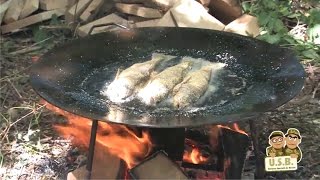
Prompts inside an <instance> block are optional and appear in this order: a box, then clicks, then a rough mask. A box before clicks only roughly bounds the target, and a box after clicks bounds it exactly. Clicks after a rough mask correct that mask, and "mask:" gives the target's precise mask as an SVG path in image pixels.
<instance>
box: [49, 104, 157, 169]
mask: <svg viewBox="0 0 320 180" xmlns="http://www.w3.org/2000/svg"><path fill="white" fill-rule="evenodd" d="M46 107H47V108H48V109H49V110H51V111H54V112H56V113H58V114H61V115H62V116H65V117H66V118H67V119H68V124H67V125H54V128H55V129H56V130H57V131H58V133H59V134H61V135H62V136H63V137H64V138H69V137H70V136H71V137H76V138H73V139H72V141H73V143H74V144H75V145H78V146H84V147H85V148H88V145H89V138H90V136H89V135H90V131H91V124H92V121H91V120H90V119H87V118H83V117H80V116H77V115H74V114H72V113H69V112H66V111H64V110H61V109H59V108H57V107H55V106H53V105H51V104H49V103H48V104H47V105H46ZM141 134H142V135H141V137H139V136H138V135H136V133H134V132H133V130H130V129H129V128H128V127H126V126H124V125H117V124H109V123H102V122H99V126H98V130H97V136H96V143H97V144H98V145H100V146H102V147H105V148H106V149H107V150H108V152H109V153H110V154H113V155H115V156H117V157H119V158H121V159H123V160H124V161H125V162H126V163H127V166H128V168H132V167H133V166H134V165H136V164H138V163H139V161H140V160H142V159H143V158H145V157H146V156H147V155H149V153H150V152H151V150H152V142H151V139H150V135H149V133H148V132H147V131H142V133H141Z"/></svg>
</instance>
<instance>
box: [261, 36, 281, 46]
mask: <svg viewBox="0 0 320 180" xmlns="http://www.w3.org/2000/svg"><path fill="white" fill-rule="evenodd" d="M258 38H259V39H260V40H264V41H267V42H268V43H271V44H276V43H278V42H280V40H281V35H279V34H274V35H271V34H264V35H261V36H259V37H258Z"/></svg>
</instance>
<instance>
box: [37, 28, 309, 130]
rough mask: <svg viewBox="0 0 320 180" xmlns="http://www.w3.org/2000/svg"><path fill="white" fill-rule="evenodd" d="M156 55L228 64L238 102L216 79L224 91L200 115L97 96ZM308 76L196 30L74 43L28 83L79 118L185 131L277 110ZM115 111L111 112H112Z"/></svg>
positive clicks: (228, 85)
mask: <svg viewBox="0 0 320 180" xmlns="http://www.w3.org/2000/svg"><path fill="white" fill-rule="evenodd" d="M154 52H160V53H165V54H168V55H174V56H191V57H194V58H203V59H206V60H210V61H217V62H223V63H226V64H228V66H227V69H228V70H230V72H232V73H234V74H235V75H236V76H237V77H241V78H243V79H245V81H246V84H245V88H243V89H242V92H241V93H240V94H238V95H235V96H230V89H232V86H236V84H237V82H236V81H235V80H234V79H232V78H231V79H230V78H229V79H228V78H226V77H227V76H224V75H221V76H219V77H218V78H219V82H220V86H219V90H218V91H216V92H215V93H214V95H213V96H212V98H211V99H212V100H211V101H210V103H209V104H208V103H207V104H205V108H204V109H201V108H200V110H198V111H195V112H183V111H173V110H170V111H162V110H160V109H152V110H149V109H145V108H142V106H140V105H136V106H135V107H129V106H128V107H120V108H117V109H118V110H117V111H115V110H114V107H115V106H113V105H111V104H110V103H109V101H108V100H107V99H106V98H105V97H103V96H102V95H100V93H99V92H100V90H101V88H102V87H103V85H104V83H105V82H106V81H110V80H112V79H113V78H114V77H115V74H116V70H117V69H118V68H119V67H129V66H130V65H132V64H134V63H137V62H143V61H146V60H148V58H150V56H151V54H152V53H154ZM304 75H305V73H304V69H303V67H302V66H301V64H300V63H299V61H298V59H297V58H296V57H295V56H294V55H293V53H292V52H291V51H290V50H288V49H284V48H280V47H278V46H275V45H270V44H268V43H265V42H262V41H259V40H256V39H253V38H249V37H244V36H240V35H236V34H231V33H226V32H220V31H212V30H203V29H194V28H158V27H157V28H138V29H132V30H120V31H116V32H108V33H100V34H97V35H92V36H88V37H86V38H82V39H77V40H74V41H72V42H70V43H67V44H65V45H62V46H60V47H58V48H55V49H54V50H52V51H50V52H48V53H46V54H45V55H44V56H43V57H42V58H41V59H40V60H39V62H38V63H37V64H35V65H34V66H33V68H32V70H31V84H32V86H33V87H34V89H35V91H36V92H37V93H38V94H39V95H40V96H41V97H42V98H44V99H45V100H47V101H48V102H50V103H52V104H54V105H56V106H58V107H60V108H62V109H64V110H66V111H69V112H72V113H75V114H77V115H80V116H84V117H88V118H91V119H97V120H102V121H108V122H115V123H121V124H127V125H136V126H146V127H187V126H199V125H205V124H216V123H223V122H231V121H238V120H244V119H248V118H250V117H253V116H256V115H258V114H260V113H262V112H266V111H269V110H272V109H275V108H277V107H279V106H281V105H283V104H284V103H286V102H288V101H289V100H290V99H292V98H293V97H294V96H295V95H296V94H297V93H298V92H299V91H300V90H301V88H302V86H303V82H304ZM111 108H112V112H109V111H110V109H111Z"/></svg>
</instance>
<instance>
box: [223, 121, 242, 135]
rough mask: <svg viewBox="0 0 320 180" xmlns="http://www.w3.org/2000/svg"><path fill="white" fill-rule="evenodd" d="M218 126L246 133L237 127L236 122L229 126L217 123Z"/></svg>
mask: <svg viewBox="0 0 320 180" xmlns="http://www.w3.org/2000/svg"><path fill="white" fill-rule="evenodd" d="M217 126H218V127H219V128H226V129H230V130H232V131H236V132H238V133H241V134H245V135H248V133H246V132H245V131H244V130H241V129H240V128H239V125H238V124H237V123H233V124H232V126H231V127H229V126H223V125H217Z"/></svg>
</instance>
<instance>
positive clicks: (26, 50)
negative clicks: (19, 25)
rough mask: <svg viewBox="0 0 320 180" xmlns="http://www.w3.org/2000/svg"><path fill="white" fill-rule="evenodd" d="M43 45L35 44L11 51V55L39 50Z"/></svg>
mask: <svg viewBox="0 0 320 180" xmlns="http://www.w3.org/2000/svg"><path fill="white" fill-rule="evenodd" d="M41 48H42V47H41V46H34V47H26V48H24V49H21V50H18V51H14V52H11V53H9V54H10V55H17V54H25V53H29V52H32V51H37V50H39V49H41Z"/></svg>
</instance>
